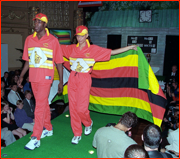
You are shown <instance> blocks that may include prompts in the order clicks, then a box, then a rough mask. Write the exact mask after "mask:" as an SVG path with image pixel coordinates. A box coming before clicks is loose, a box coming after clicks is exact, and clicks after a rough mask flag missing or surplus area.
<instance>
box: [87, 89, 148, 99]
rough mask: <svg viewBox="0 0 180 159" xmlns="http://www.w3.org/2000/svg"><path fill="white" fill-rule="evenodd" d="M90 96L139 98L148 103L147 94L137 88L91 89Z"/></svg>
mask: <svg viewBox="0 0 180 159" xmlns="http://www.w3.org/2000/svg"><path fill="white" fill-rule="evenodd" d="M90 94H91V95H93V96H98V97H104V98H106V97H109V98H111V97H112V98H116V97H132V98H139V99H142V100H144V101H146V102H149V98H148V94H147V92H145V91H142V90H140V89H137V88H97V87H91V92H90Z"/></svg>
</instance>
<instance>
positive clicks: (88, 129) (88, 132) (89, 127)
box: [84, 120, 93, 135]
mask: <svg viewBox="0 0 180 159" xmlns="http://www.w3.org/2000/svg"><path fill="white" fill-rule="evenodd" d="M92 125H93V121H92V120H91V126H88V127H85V129H84V134H85V135H89V134H90V133H91V131H92Z"/></svg>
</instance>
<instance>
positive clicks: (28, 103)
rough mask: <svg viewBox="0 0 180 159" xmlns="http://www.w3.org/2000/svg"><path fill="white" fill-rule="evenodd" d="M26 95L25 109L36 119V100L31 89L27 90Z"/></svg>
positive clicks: (29, 115)
mask: <svg viewBox="0 0 180 159" xmlns="http://www.w3.org/2000/svg"><path fill="white" fill-rule="evenodd" d="M24 95H25V99H24V100H23V103H24V106H23V109H24V110H25V112H26V114H27V116H28V117H30V118H32V119H34V110H35V103H34V100H32V93H31V91H29V90H26V91H25V93H24Z"/></svg>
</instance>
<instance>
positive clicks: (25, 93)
mask: <svg viewBox="0 0 180 159" xmlns="http://www.w3.org/2000/svg"><path fill="white" fill-rule="evenodd" d="M28 93H30V94H31V95H32V92H31V91H30V90H26V91H25V92H24V95H25V96H26V95H27V94H28Z"/></svg>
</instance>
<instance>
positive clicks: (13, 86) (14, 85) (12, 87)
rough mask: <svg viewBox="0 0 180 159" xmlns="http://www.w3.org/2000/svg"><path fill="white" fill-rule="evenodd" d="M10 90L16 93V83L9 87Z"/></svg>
mask: <svg viewBox="0 0 180 159" xmlns="http://www.w3.org/2000/svg"><path fill="white" fill-rule="evenodd" d="M11 89H12V90H13V91H14V92H16V91H17V84H16V83H13V84H12V85H11Z"/></svg>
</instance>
